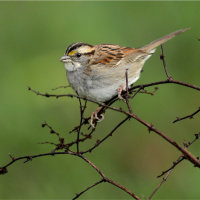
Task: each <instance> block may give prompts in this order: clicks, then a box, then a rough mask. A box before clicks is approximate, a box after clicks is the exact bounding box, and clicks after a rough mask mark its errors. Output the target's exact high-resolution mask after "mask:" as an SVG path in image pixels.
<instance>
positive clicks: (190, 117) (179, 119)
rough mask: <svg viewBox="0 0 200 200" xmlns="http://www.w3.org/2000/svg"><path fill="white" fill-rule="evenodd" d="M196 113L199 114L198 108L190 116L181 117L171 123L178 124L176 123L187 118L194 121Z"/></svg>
mask: <svg viewBox="0 0 200 200" xmlns="http://www.w3.org/2000/svg"><path fill="white" fill-rule="evenodd" d="M198 112H200V107H199V109H198V110H197V111H195V112H194V113H192V114H191V115H188V116H186V117H182V118H179V117H177V119H176V120H175V121H173V123H175V122H178V121H181V120H183V119H187V118H189V119H194V118H193V116H194V115H196V114H197V113H198Z"/></svg>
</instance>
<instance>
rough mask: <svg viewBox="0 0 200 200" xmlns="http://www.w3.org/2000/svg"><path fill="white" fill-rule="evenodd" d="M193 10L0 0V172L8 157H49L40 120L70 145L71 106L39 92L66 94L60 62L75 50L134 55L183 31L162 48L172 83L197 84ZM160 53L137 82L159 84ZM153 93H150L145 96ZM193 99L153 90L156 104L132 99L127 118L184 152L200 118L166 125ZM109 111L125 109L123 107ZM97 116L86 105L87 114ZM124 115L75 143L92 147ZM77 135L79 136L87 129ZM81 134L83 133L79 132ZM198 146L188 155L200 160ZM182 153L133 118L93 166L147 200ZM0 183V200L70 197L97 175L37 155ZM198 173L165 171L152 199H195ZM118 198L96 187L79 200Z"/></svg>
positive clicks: (74, 104) (173, 89) (73, 161)
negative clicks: (113, 49)
mask: <svg viewBox="0 0 200 200" xmlns="http://www.w3.org/2000/svg"><path fill="white" fill-rule="evenodd" d="M199 7H200V2H0V30H1V31H0V69H1V71H0V73H1V78H0V85H1V87H0V88H1V91H0V95H1V98H0V130H1V140H0V166H3V165H5V164H7V163H8V162H10V160H11V159H10V157H9V156H8V153H11V155H12V156H14V157H20V156H25V155H34V154H39V153H46V152H50V151H51V150H52V149H53V148H54V147H53V146H50V145H48V144H47V145H39V144H36V143H38V142H45V141H52V142H57V137H56V136H55V135H51V134H49V129H48V128H44V129H42V128H41V124H42V123H43V122H44V120H46V121H47V122H48V123H49V124H50V125H51V126H52V127H53V128H54V129H55V130H56V131H57V132H59V133H60V134H61V136H63V137H65V138H66V142H71V141H72V140H75V138H76V134H75V133H74V134H70V135H69V134H68V132H69V131H70V130H71V129H72V128H73V127H74V126H76V125H78V123H79V104H78V100H77V99H74V98H73V99H71V98H59V99H54V98H45V97H41V96H37V95H35V94H33V93H32V92H30V91H28V90H27V87H26V85H29V86H30V87H32V88H33V89H35V90H37V91H40V92H42V93H46V92H48V93H54V94H64V93H73V94H74V92H73V91H72V89H71V88H67V89H59V90H57V91H52V90H51V89H52V88H55V87H58V86H61V85H67V84H68V82H67V80H66V75H65V69H64V66H63V63H60V62H59V58H60V57H61V56H62V55H63V54H64V51H65V49H66V48H67V47H68V45H70V44H72V43H74V42H79V41H81V42H87V43H89V44H98V43H113V44H119V45H121V46H128V47H141V46H144V45H146V44H148V43H150V42H152V41H153V40H155V39H158V38H159V37H162V36H164V35H166V34H169V33H171V32H173V31H176V30H179V29H182V28H189V27H191V28H192V29H191V30H190V31H188V32H185V33H183V34H181V35H179V36H177V37H176V38H175V39H173V40H171V41H169V42H167V43H166V44H164V49H165V55H166V63H167V67H168V71H169V73H170V75H171V76H172V77H173V78H174V79H176V80H179V81H183V82H188V83H191V84H194V85H198V86H200V80H199V74H200V67H199V61H200V60H199V59H200V42H199V41H198V40H197V37H200V26H199V19H200V12H199ZM160 54H161V49H160V47H158V48H157V51H156V53H155V54H154V56H152V57H151V59H149V60H148V62H147V63H146V64H145V67H144V72H143V73H142V74H141V78H140V80H139V81H138V82H137V83H136V84H145V83H150V82H155V81H160V80H165V79H166V75H165V72H164V70H163V65H162V61H161V60H160V59H159V55H160ZM148 90H149V91H153V90H154V87H152V88H148ZM199 98H200V93H199V92H198V91H196V90H193V89H189V88H186V87H182V86H179V85H172V84H168V85H167V84H166V85H160V86H159V90H158V91H157V92H156V93H155V95H154V96H150V95H146V94H139V95H137V96H136V97H135V98H134V100H132V101H131V105H132V108H133V111H134V113H136V114H137V115H138V116H139V117H141V118H142V119H144V120H145V121H147V122H149V123H153V124H154V125H155V127H157V128H158V129H159V130H161V131H163V132H164V133H165V134H166V135H168V136H169V137H170V138H172V139H173V140H175V141H176V142H177V143H179V144H180V145H182V141H183V139H185V140H186V141H192V140H193V139H194V134H196V133H198V132H199V131H200V129H199V120H200V114H198V115H196V116H195V117H194V118H195V119H194V120H189V119H187V120H184V121H181V122H179V123H175V124H173V123H172V122H173V120H175V118H176V117H183V116H185V115H188V114H190V113H192V112H194V111H196V110H197V109H198V106H200V102H199ZM114 106H116V107H120V106H121V107H123V108H124V109H127V108H126V105H125V104H124V103H123V102H122V101H120V102H116V103H115V104H114ZM96 108H97V106H96V105H94V104H91V103H89V104H88V107H87V110H86V116H89V115H90V114H91V112H92V111H94V110H95V109H96ZM124 117H125V116H124V115H122V114H120V113H116V112H114V111H107V112H106V114H105V120H104V121H103V122H102V123H101V124H99V125H98V128H97V130H96V132H95V133H94V136H93V138H92V140H89V141H87V142H85V143H84V144H81V145H80V148H81V149H82V150H86V149H88V148H91V147H92V145H94V143H95V141H96V140H97V139H102V138H103V137H105V136H106V134H107V133H108V132H109V131H111V130H112V129H113V128H114V126H116V124H117V123H119V122H120V120H122V119H124ZM83 130H86V128H84V129H83ZM85 133H87V132H86V131H85ZM199 146H200V145H199V142H198V141H197V142H196V143H195V144H194V145H192V146H191V147H190V148H189V151H190V152H191V153H193V154H194V155H195V156H199V155H200V152H199ZM179 155H180V152H179V151H177V149H175V148H174V147H173V146H172V145H170V144H169V143H168V142H166V141H164V140H163V139H162V138H161V137H159V136H158V135H156V134H155V133H150V134H149V133H148V131H147V128H146V127H144V126H143V125H141V124H140V123H138V122H137V121H135V120H133V119H131V120H130V121H127V122H126V123H125V124H124V125H123V126H122V127H120V128H119V129H118V130H117V131H116V132H115V133H114V134H113V137H112V138H109V139H107V140H106V141H105V142H104V143H103V144H102V145H101V146H99V147H98V148H97V149H95V150H94V152H93V153H92V154H86V155H85V156H86V157H87V158H88V159H90V160H91V161H92V162H93V163H94V164H95V165H96V166H97V167H99V168H100V169H101V170H102V172H103V173H104V174H105V175H106V176H108V178H110V179H111V180H113V181H115V182H117V183H119V184H121V185H123V186H124V187H126V188H128V189H129V190H131V191H132V192H134V193H135V194H136V195H137V196H139V197H142V195H144V196H145V197H149V195H150V194H151V193H152V192H153V190H154V189H155V188H156V187H157V185H158V184H159V183H160V182H161V180H162V178H160V179H157V178H156V176H157V175H159V174H160V173H161V172H162V171H164V170H166V169H168V168H169V167H170V166H171V165H172V162H173V161H174V160H176V159H177V158H178V156H179ZM8 171H9V173H8V174H6V175H4V176H1V177H0V198H1V199H71V198H73V197H74V196H75V193H79V192H81V191H82V190H84V189H85V188H86V187H88V186H90V185H92V184H93V183H95V182H97V181H99V180H100V179H101V177H100V176H99V174H98V173H97V172H96V171H95V170H94V169H92V168H91V166H89V165H88V164H87V163H86V162H84V161H83V160H81V159H79V158H76V157H73V156H67V155H66V156H55V157H41V158H37V159H34V160H33V161H32V162H28V163H26V164H23V161H18V162H16V163H15V164H13V165H11V166H10V167H9V168H8ZM199 188H200V171H199V169H198V168H194V167H193V165H192V164H191V163H189V162H188V161H184V162H183V163H181V164H180V165H178V166H177V168H176V169H175V170H174V171H173V172H172V173H171V175H170V177H169V178H168V180H167V182H165V183H164V185H163V186H162V187H161V188H160V189H159V190H158V192H157V193H156V194H155V196H154V199H200V189H199ZM130 198H131V197H130V196H129V195H128V194H126V193H125V192H123V191H122V190H120V189H118V188H116V187H114V186H112V185H110V184H108V183H103V184H100V185H98V186H96V187H94V188H93V189H91V190H89V191H88V192H86V193H85V194H84V195H82V196H81V198H80V199H130Z"/></svg>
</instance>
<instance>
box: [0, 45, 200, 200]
mask: <svg viewBox="0 0 200 200" xmlns="http://www.w3.org/2000/svg"><path fill="white" fill-rule="evenodd" d="M161 49H162V55H161V56H160V58H161V59H162V60H163V66H164V70H165V73H166V75H167V78H168V79H167V80H164V81H158V82H153V83H148V84H143V85H137V86H133V87H131V88H128V69H127V70H126V73H125V77H126V91H123V92H122V95H123V96H125V98H126V104H127V107H128V110H129V112H127V111H125V110H122V108H119V109H118V108H115V107H112V106H111V105H112V104H113V103H114V102H115V101H117V100H118V96H117V95H116V96H115V97H113V98H112V99H111V100H109V101H108V102H106V103H105V104H102V103H99V102H96V101H94V100H91V99H87V98H83V97H80V96H79V95H78V94H77V95H73V94H63V95H54V94H48V93H46V94H41V93H40V92H36V91H35V90H33V89H31V88H30V87H29V86H28V89H29V90H31V91H32V92H35V93H36V94H37V95H40V96H45V97H56V98H59V97H72V98H73V97H75V98H78V100H79V105H80V123H79V125H78V126H76V127H75V128H74V129H73V130H72V131H70V133H71V132H77V139H76V140H75V141H73V142H70V143H65V140H64V138H61V137H60V134H59V133H57V132H56V131H54V130H53V129H52V127H51V126H49V125H48V124H47V123H46V122H45V123H44V124H43V125H42V127H45V126H47V127H48V128H49V129H50V133H51V134H56V135H57V136H58V138H59V143H58V144H56V143H53V142H43V143H40V144H51V145H54V146H56V148H55V149H54V150H53V151H52V152H50V153H44V154H38V155H33V156H24V157H19V158H14V157H13V156H11V154H9V156H10V157H11V159H12V161H11V162H10V163H8V164H7V165H5V166H3V167H1V168H0V174H5V173H7V172H8V171H7V167H8V166H10V165H11V164H13V163H14V162H16V161H18V160H22V159H26V160H25V161H24V163H26V162H29V161H32V159H34V158H37V157H41V156H48V155H51V156H52V155H59V154H67V155H74V156H77V157H79V158H81V159H83V160H84V161H86V162H87V163H88V164H89V165H91V166H92V167H93V168H94V169H95V170H96V171H97V172H98V173H99V174H100V176H101V177H102V179H101V180H100V181H98V182H96V183H94V184H93V185H91V186H89V187H87V188H86V189H85V190H83V191H82V192H80V193H79V194H76V197H74V198H73V199H77V198H78V197H79V196H81V195H82V194H83V193H85V192H86V191H88V190H89V189H91V188H93V187H95V186H97V185H99V184H100V183H103V182H107V183H110V184H112V185H114V186H116V187H118V188H120V189H122V190H123V191H125V192H126V193H128V194H129V195H131V196H132V197H133V198H135V199H137V200H139V197H137V196H136V195H135V194H134V193H132V192H131V191H129V190H128V189H126V188H125V187H123V186H121V185H119V184H118V183H115V182H114V181H112V180H110V179H109V178H108V177H106V176H105V175H104V174H103V172H102V171H101V170H100V169H98V168H97V167H96V166H95V165H94V164H93V163H92V162H91V161H90V160H88V159H87V158H86V157H84V156H83V154H86V153H89V152H90V153H91V152H92V151H93V150H94V149H95V148H97V147H98V146H99V145H100V144H101V143H102V142H104V141H105V140H106V139H107V138H109V137H110V136H112V134H113V133H114V132H115V131H116V130H117V129H118V128H119V127H120V126H121V125H122V124H124V123H125V122H126V121H127V120H128V119H130V118H133V119H135V120H137V121H138V122H140V123H142V124H143V125H144V126H146V127H147V128H148V131H149V132H150V131H153V132H155V133H157V134H158V135H160V136H161V137H162V138H164V139H165V140H166V141H168V142H169V143H171V144H172V145H173V146H175V147H176V148H177V149H178V150H180V151H181V152H182V155H181V156H180V157H179V158H178V159H177V160H176V161H175V162H173V165H172V167H171V168H169V169H168V170H166V171H164V172H162V174H161V175H159V176H158V177H160V176H163V175H164V174H166V173H167V175H166V176H165V178H164V179H163V180H162V182H161V183H160V184H159V185H158V187H157V188H156V189H155V190H154V191H153V193H152V194H151V195H150V197H149V198H148V200H150V199H151V198H152V196H153V195H154V194H155V193H156V191H157V190H158V189H159V188H160V186H161V185H162V184H163V183H164V182H165V181H166V180H167V178H168V176H169V174H170V172H171V171H172V170H173V169H174V168H175V166H177V165H178V164H179V163H180V162H181V161H183V160H186V159H187V160H189V161H190V162H191V163H193V164H194V166H196V167H200V162H199V158H198V157H197V158H196V157H194V156H193V155H192V154H191V153H190V152H188V151H187V148H188V147H189V146H190V145H191V144H193V143H194V142H195V141H196V140H197V139H198V138H199V137H200V133H199V134H195V137H196V138H195V140H193V141H192V142H191V143H186V142H184V147H181V146H180V145H178V144H177V143H176V142H175V141H173V140H172V139H170V138H169V137H168V136H167V135H165V134H164V133H162V132H161V131H159V130H158V129H156V128H155V127H154V126H153V125H152V124H149V123H147V122H145V121H144V120H142V119H141V118H139V117H138V116H137V115H135V114H134V113H133V111H132V108H131V105H130V102H129V99H130V98H131V99H133V98H134V97H135V96H136V95H137V94H138V93H146V94H151V95H153V94H154V93H155V92H156V91H157V90H158V87H155V90H154V91H153V92H147V91H146V90H144V89H145V88H147V87H150V86H157V85H160V84H169V83H172V84H178V85H182V86H186V87H189V88H191V89H195V90H198V91H200V87H198V86H194V85H191V84H188V83H184V82H180V81H176V80H173V79H172V78H171V77H170V76H169V73H168V71H167V67H166V62H165V56H164V49H163V46H162V45H161ZM66 87H69V86H60V87H58V88H66ZM58 88H55V89H58ZM55 89H53V90H55ZM132 92H134V94H133V96H132V97H130V96H129V94H131V93H132ZM81 100H84V101H85V105H84V106H82V102H81ZM87 101H90V102H93V103H95V104H97V105H99V106H102V109H101V111H100V113H102V112H105V110H106V109H111V110H114V111H117V112H120V113H123V114H125V115H126V118H125V119H124V120H122V121H121V122H120V123H118V124H117V125H116V126H115V127H114V128H113V129H112V130H111V131H110V133H109V134H107V136H105V137H104V138H103V139H101V140H97V141H96V143H95V145H94V146H93V147H91V148H89V149H88V150H86V151H80V150H79V143H80V142H84V141H85V140H86V139H91V138H92V134H93V132H94V131H95V130H96V129H95V128H93V129H92V130H91V131H90V132H89V134H84V133H81V132H80V131H81V127H82V126H83V125H86V124H88V121H89V119H90V117H88V118H85V117H84V116H83V114H84V111H85V109H86V103H87ZM198 112H200V107H199V109H198V110H197V111H196V112H194V113H193V114H191V115H188V116H186V117H183V118H177V120H175V121H174V122H173V123H175V122H177V121H180V120H184V119H186V118H193V116H194V115H196V114H197V113H198ZM100 113H99V114H100ZM89 128H90V126H89ZM89 128H88V129H89ZM80 137H82V138H80ZM73 145H76V148H77V152H74V151H72V150H71V149H70V147H71V146H73ZM58 150H64V151H62V152H58Z"/></svg>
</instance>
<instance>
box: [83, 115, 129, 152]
mask: <svg viewBox="0 0 200 200" xmlns="http://www.w3.org/2000/svg"><path fill="white" fill-rule="evenodd" d="M129 118H130V117H126V118H125V119H124V120H123V121H121V122H120V123H119V124H118V125H117V126H116V127H115V128H114V129H113V130H112V131H111V132H110V133H109V134H108V135H107V136H106V137H104V138H103V139H102V140H101V141H99V142H98V143H96V144H95V145H94V146H93V147H92V148H91V149H88V150H87V151H84V152H83V153H82V154H85V153H88V152H92V150H93V149H95V148H96V147H97V146H99V145H100V144H101V143H102V142H103V141H104V140H106V139H107V138H108V137H110V136H112V134H113V132H114V131H116V130H117V129H118V128H119V127H120V126H121V125H122V124H123V123H124V122H125V121H127V120H128V119H129Z"/></svg>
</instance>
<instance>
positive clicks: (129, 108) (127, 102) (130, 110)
mask: <svg viewBox="0 0 200 200" xmlns="http://www.w3.org/2000/svg"><path fill="white" fill-rule="evenodd" d="M125 76H126V104H127V107H128V110H129V112H130V113H133V111H132V108H131V105H130V102H129V100H128V98H129V96H128V95H129V93H128V69H126V73H125Z"/></svg>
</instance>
